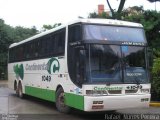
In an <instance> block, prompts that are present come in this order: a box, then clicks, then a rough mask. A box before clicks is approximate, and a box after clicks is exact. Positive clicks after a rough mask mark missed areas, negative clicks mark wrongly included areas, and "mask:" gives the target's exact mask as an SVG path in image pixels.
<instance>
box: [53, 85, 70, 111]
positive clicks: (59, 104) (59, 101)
mask: <svg viewBox="0 0 160 120" xmlns="http://www.w3.org/2000/svg"><path fill="white" fill-rule="evenodd" d="M56 108H57V110H58V111H59V112H62V113H69V112H70V107H69V106H67V105H65V95H64V90H63V88H62V87H60V88H58V90H57V92H56Z"/></svg>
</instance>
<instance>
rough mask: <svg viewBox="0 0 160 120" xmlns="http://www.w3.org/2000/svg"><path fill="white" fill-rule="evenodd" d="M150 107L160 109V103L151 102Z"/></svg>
mask: <svg viewBox="0 0 160 120" xmlns="http://www.w3.org/2000/svg"><path fill="white" fill-rule="evenodd" d="M149 105H150V106H152V107H160V102H151V103H150V104H149Z"/></svg>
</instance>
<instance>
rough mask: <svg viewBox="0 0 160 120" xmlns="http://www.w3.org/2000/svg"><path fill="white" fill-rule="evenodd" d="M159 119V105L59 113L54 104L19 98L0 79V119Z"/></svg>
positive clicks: (35, 99) (29, 98)
mask: <svg viewBox="0 0 160 120" xmlns="http://www.w3.org/2000/svg"><path fill="white" fill-rule="evenodd" d="M122 118H123V119H125V120H128V119H130V120H137V119H147V120H151V119H153V120H159V119H160V107H150V108H145V109H144V108H141V109H125V110H118V111H116V112H94V113H88V112H82V111H78V110H74V109H73V110H72V112H71V113H70V114H63V113H59V112H58V111H57V110H56V108H55V104H54V103H51V102H46V101H43V100H40V99H37V98H34V97H30V96H27V97H25V99H20V98H18V97H17V96H16V95H15V92H14V91H13V90H11V89H9V88H8V87H7V84H6V83H4V82H1V81H0V120H93V119H96V120H105V119H108V120H110V119H112V120H119V119H122Z"/></svg>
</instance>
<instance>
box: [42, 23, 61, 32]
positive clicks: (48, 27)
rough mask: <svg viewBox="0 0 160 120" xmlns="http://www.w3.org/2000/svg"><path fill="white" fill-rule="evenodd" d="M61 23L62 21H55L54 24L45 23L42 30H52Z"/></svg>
mask: <svg viewBox="0 0 160 120" xmlns="http://www.w3.org/2000/svg"><path fill="white" fill-rule="evenodd" d="M60 25H61V23H55V24H54V25H43V28H42V32H44V31H46V30H50V29H52V28H56V27H58V26H60Z"/></svg>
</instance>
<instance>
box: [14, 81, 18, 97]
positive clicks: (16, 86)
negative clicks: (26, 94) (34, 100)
mask: <svg viewBox="0 0 160 120" xmlns="http://www.w3.org/2000/svg"><path fill="white" fill-rule="evenodd" d="M14 90H15V92H16V95H18V85H17V81H16V80H15V81H14Z"/></svg>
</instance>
